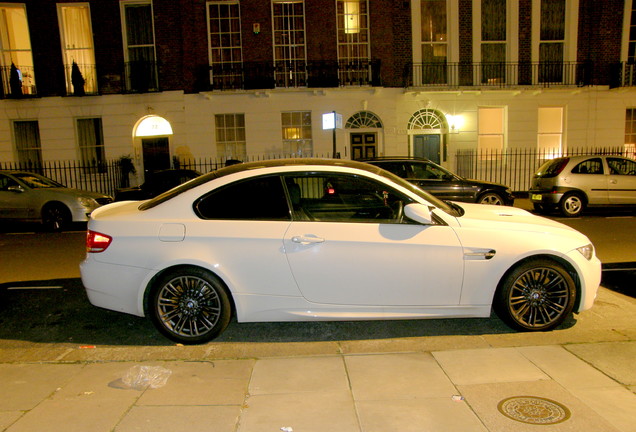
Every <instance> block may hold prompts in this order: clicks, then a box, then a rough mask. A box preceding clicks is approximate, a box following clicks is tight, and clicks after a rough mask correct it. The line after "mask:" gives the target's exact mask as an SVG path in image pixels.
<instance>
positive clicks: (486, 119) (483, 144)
mask: <svg viewBox="0 0 636 432" xmlns="http://www.w3.org/2000/svg"><path fill="white" fill-rule="evenodd" d="M478 116H479V119H478V122H479V136H478V138H477V147H478V149H479V151H480V154H481V155H482V157H484V158H490V156H494V155H497V154H498V152H501V150H503V148H504V131H505V119H504V117H505V109H504V108H491V107H488V108H483V107H482V108H479V112H478Z"/></svg>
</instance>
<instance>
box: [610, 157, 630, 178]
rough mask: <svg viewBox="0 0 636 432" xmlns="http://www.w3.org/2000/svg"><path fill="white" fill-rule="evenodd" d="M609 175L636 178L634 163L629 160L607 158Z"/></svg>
mask: <svg viewBox="0 0 636 432" xmlns="http://www.w3.org/2000/svg"><path fill="white" fill-rule="evenodd" d="M607 165H609V168H610V174H614V175H616V174H618V175H631V176H636V162H634V161H631V160H629V159H621V158H607Z"/></svg>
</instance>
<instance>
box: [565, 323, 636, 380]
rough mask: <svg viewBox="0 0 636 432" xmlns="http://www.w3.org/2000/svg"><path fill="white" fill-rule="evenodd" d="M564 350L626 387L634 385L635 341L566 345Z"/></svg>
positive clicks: (635, 369)
mask: <svg viewBox="0 0 636 432" xmlns="http://www.w3.org/2000/svg"><path fill="white" fill-rule="evenodd" d="M632 319H634V317H632ZM566 349H567V350H568V351H570V352H572V353H574V354H576V355H577V356H578V357H580V358H582V359H584V360H585V361H586V362H588V363H590V364H592V365H593V366H594V367H596V368H598V369H600V370H601V371H603V373H605V374H607V375H609V376H611V377H612V378H614V379H615V380H616V381H618V382H620V383H622V384H624V385H628V386H634V385H636V367H635V365H634V359H636V341H628V342H605V343H596V344H590V343H585V344H578V345H568V346H566Z"/></svg>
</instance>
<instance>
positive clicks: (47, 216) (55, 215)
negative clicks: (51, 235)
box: [42, 203, 71, 231]
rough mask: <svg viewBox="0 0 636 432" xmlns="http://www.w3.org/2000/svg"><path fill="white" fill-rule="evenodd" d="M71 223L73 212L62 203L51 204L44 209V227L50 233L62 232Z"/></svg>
mask: <svg viewBox="0 0 636 432" xmlns="http://www.w3.org/2000/svg"><path fill="white" fill-rule="evenodd" d="M70 223H71V212H70V211H69V210H68V208H66V206H65V205H64V204H61V203H49V204H47V205H45V206H44V208H43V209H42V225H44V228H45V229H47V230H49V231H62V230H63V229H64V228H66V227H67V226H68V225H69V224H70Z"/></svg>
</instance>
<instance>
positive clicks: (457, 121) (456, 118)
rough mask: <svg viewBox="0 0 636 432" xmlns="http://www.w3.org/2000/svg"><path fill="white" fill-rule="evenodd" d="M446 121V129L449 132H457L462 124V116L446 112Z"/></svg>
mask: <svg viewBox="0 0 636 432" xmlns="http://www.w3.org/2000/svg"><path fill="white" fill-rule="evenodd" d="M446 121H447V122H448V131H449V132H450V133H459V131H460V129H461V128H462V126H463V125H464V117H462V116H460V115H452V114H446Z"/></svg>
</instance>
